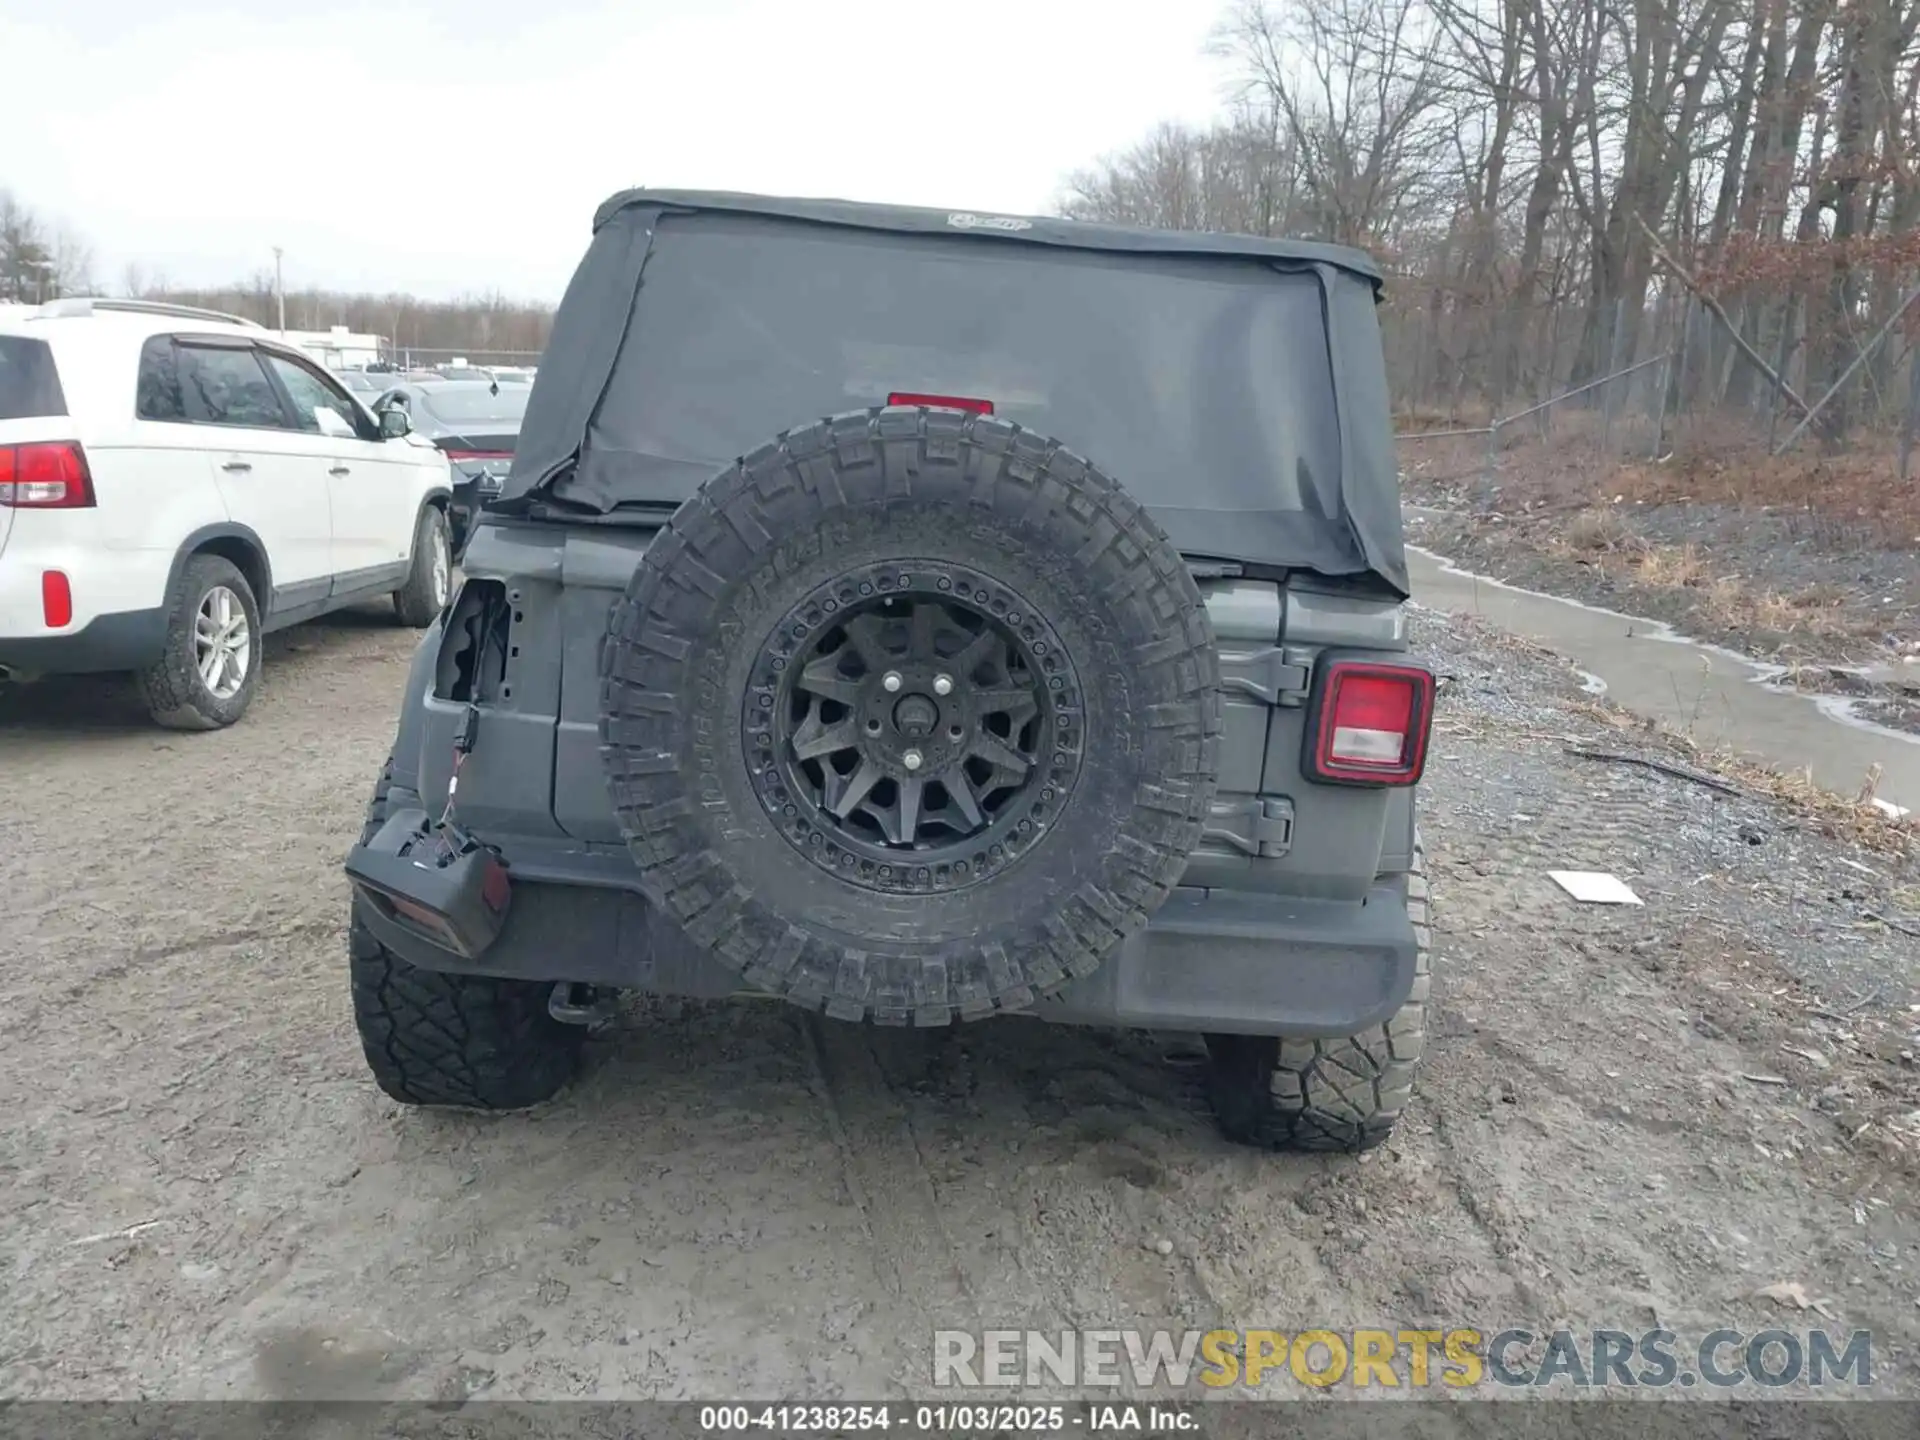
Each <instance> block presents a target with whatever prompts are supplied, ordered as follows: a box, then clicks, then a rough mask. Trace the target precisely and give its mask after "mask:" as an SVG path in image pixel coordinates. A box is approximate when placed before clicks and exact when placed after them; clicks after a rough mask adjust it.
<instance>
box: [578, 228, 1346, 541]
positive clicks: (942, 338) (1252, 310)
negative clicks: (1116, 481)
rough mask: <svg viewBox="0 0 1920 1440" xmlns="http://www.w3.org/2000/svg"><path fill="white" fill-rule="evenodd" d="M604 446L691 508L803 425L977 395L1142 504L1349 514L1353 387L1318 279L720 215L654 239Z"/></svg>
mask: <svg viewBox="0 0 1920 1440" xmlns="http://www.w3.org/2000/svg"><path fill="white" fill-rule="evenodd" d="M646 273H647V279H646V284H645V285H644V286H642V287H641V290H640V294H639V299H638V304H637V306H636V308H635V311H634V316H633V321H632V327H631V329H630V330H629V332H628V335H627V340H626V344H625V346H624V347H623V348H622V350H621V353H620V357H619V360H618V362H617V364H616V366H615V368H614V372H613V376H612V379H611V383H610V384H609V386H608V388H607V393H606V396H605V398H604V399H603V401H602V402H601V406H600V410H599V413H598V415H597V416H596V417H595V420H594V425H593V427H592V429H591V430H590V431H589V438H588V448H589V450H597V451H600V452H601V453H607V452H625V453H627V454H631V455H633V456H635V457H636V458H638V459H640V460H641V468H640V471H639V472H638V473H636V474H635V475H634V481H633V484H634V488H633V490H632V491H631V492H630V493H631V495H632V497H633V498H636V499H642V498H644V499H655V500H680V499H683V498H684V497H685V496H686V495H688V494H689V493H691V492H692V490H693V489H694V487H695V486H697V485H698V484H699V483H700V482H701V481H703V480H705V479H706V478H707V477H708V476H709V475H712V474H714V473H715V472H716V471H718V470H720V469H722V468H724V467H725V466H726V464H727V463H728V462H729V461H730V460H731V459H732V458H733V457H734V456H736V455H741V454H745V453H746V452H748V451H749V450H752V449H753V448H754V447H755V446H757V445H759V444H761V443H763V442H764V441H766V440H768V439H770V438H772V436H774V435H776V434H778V433H779V432H780V431H782V430H785V429H787V428H789V427H790V426H793V425H796V424H804V423H806V422H807V421H809V420H813V419H815V418H817V417H819V416H821V415H831V414H835V413H837V412H840V411H845V410H857V409H861V408H863V407H866V406H870V405H884V404H886V403H887V397H888V396H889V395H890V394H894V393H899V392H911V393H915V394H921V395H955V396H965V397H969V398H971V399H975V400H980V401H987V402H991V404H992V406H993V413H994V414H996V415H998V416H1000V417H1001V418H1002V419H1007V420H1012V421H1014V422H1016V423H1018V424H1021V425H1025V426H1027V427H1029V428H1031V429H1034V430H1037V431H1040V432H1041V433H1043V434H1047V435H1052V436H1054V437H1056V438H1057V439H1059V440H1060V441H1061V442H1063V443H1064V444H1066V445H1067V446H1069V447H1070V448H1072V449H1074V450H1077V451H1079V452H1080V453H1082V454H1084V455H1086V456H1088V457H1089V458H1091V459H1092V460H1094V461H1095V462H1096V463H1098V464H1101V465H1103V466H1104V467H1106V468H1107V469H1108V471H1109V472H1110V473H1112V474H1114V475H1115V476H1116V477H1120V478H1121V479H1122V483H1124V484H1127V485H1129V486H1130V487H1132V488H1133V489H1134V491H1135V493H1136V494H1139V495H1141V496H1142V497H1147V498H1149V503H1152V502H1153V501H1155V500H1158V501H1160V502H1161V503H1171V504H1179V503H1181V501H1182V500H1183V499H1191V498H1193V497H1195V496H1196V495H1199V496H1203V497H1204V499H1203V500H1202V502H1201V503H1202V504H1203V505H1204V506H1205V507H1206V508H1208V509H1217V510H1223V511H1228V512H1263V513H1271V512H1274V511H1292V512H1299V511H1302V510H1305V511H1309V512H1317V513H1320V514H1325V515H1338V514H1339V513H1340V495H1339V483H1340V431H1339V424H1338V420H1337V416H1336V412H1335V409H1334V395H1333V372H1332V366H1331V363H1330V361H1329V357H1328V353H1327V344H1326V329H1325V322H1324V320H1323V319H1322V317H1321V309H1320V285H1319V282H1318V280H1317V279H1316V277H1315V276H1314V275H1313V274H1312V273H1311V272H1298V273H1294V274H1281V273H1278V272H1276V271H1275V270H1273V269H1272V268H1270V267H1269V266H1267V265H1265V264H1264V263H1262V262H1260V261H1258V260H1245V259H1227V258H1219V259H1215V258H1209V259H1207V260H1199V261H1196V260H1190V259H1180V260H1168V259H1165V258H1162V257H1158V256H1141V255H1113V254H1098V255H1096V254H1087V253H1073V252H1067V251H1062V250H1050V249H1042V248H1040V247H1025V246H1022V247H1015V246H990V245H981V244H978V243H977V242H973V241H969V240H964V239H953V240H948V239H945V238H934V239H917V240H914V241H902V240H901V239H900V238H898V237H896V236H893V235H884V234H873V233H863V232H858V231H832V230H825V229H821V228H818V227H800V226H794V225H790V224H782V223H781V222H779V221H773V220H766V219H761V218H759V217H748V216H734V215H726V216H703V217H701V221H700V223H699V224H698V225H684V226H675V225H663V226H661V227H660V229H659V231H658V233H657V234H656V235H655V237H654V248H653V253H652V255H651V256H650V257H649V259H648V261H647V272H646Z"/></svg>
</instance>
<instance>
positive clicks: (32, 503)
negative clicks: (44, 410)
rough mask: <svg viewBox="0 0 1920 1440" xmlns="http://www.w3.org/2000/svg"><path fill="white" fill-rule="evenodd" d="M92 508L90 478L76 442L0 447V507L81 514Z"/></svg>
mask: <svg viewBox="0 0 1920 1440" xmlns="http://www.w3.org/2000/svg"><path fill="white" fill-rule="evenodd" d="M92 504H93V475H92V472H90V471H89V470H88V469H87V452H86V451H84V450H82V449H81V448H80V442H79V441H77V440H55V441H52V442H50V443H42V444H37V445H0V505H7V506H11V507H12V508H13V509H16V510H82V509H85V508H87V507H89V506H91V505H92Z"/></svg>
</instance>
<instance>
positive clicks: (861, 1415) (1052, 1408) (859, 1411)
mask: <svg viewBox="0 0 1920 1440" xmlns="http://www.w3.org/2000/svg"><path fill="white" fill-rule="evenodd" d="M1198 1427H1199V1417H1198V1415H1196V1414H1194V1413H1193V1412H1191V1411H1189V1410H1185V1409H1180V1408H1177V1407H1168V1406H1160V1405H1118V1404H1113V1405H1110V1404H1093V1405H1085V1406H1074V1407H1071V1408H1069V1407H1068V1406H1065V1405H993V1404H977V1403H976V1404H966V1403H962V1404H957V1405H918V1404H907V1403H899V1404H886V1405H704V1406H702V1407H701V1409H700V1429H701V1430H702V1432H704V1433H706V1434H712V1435H724V1434H743V1433H760V1434H773V1435H809V1434H827V1435H834V1434H840V1435H844V1434H850V1433H855V1432H860V1431H878V1432H881V1433H887V1432H890V1431H893V1430H896V1429H897V1430H901V1431H903V1432H905V1433H907V1434H919V1435H974V1434H982V1433H986V1434H992V1433H996V1432H1009V1431H1011V1432H1015V1433H1022V1434H1034V1435H1045V1434H1059V1433H1070V1432H1074V1431H1079V1432H1081V1433H1084V1434H1095V1435H1098V1434H1162V1435H1172V1434H1180V1433H1182V1432H1186V1431H1192V1430H1196V1429H1198Z"/></svg>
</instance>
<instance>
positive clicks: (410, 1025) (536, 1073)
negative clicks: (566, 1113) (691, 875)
mask: <svg viewBox="0 0 1920 1440" xmlns="http://www.w3.org/2000/svg"><path fill="white" fill-rule="evenodd" d="M391 778H392V765H391V763H389V765H388V766H387V768H386V769H384V770H382V771H381V774H380V783H379V784H378V785H377V786H375V787H374V792H373V803H372V805H371V806H370V807H369V808H368V811H367V824H366V829H365V830H364V831H363V832H362V839H363V840H364V839H366V838H368V837H370V836H372V834H373V833H374V832H375V831H376V830H378V829H379V828H380V825H381V823H382V822H383V821H384V820H385V819H386V815H387V786H388V784H389V782H390V780H391ZM352 903H353V913H352V917H351V919H350V920H349V922H348V927H347V964H348V969H349V972H350V977H351V985H352V990H353V1018H354V1023H355V1025H356V1026H357V1027H358V1029H359V1032H360V1047H361V1049H362V1050H363V1051H364V1052H365V1053H366V1057H367V1065H368V1068H370V1069H371V1070H372V1071H373V1078H374V1081H375V1083H377V1084H378V1085H379V1086H380V1088H381V1089H382V1090H384V1091H385V1092H386V1093H387V1094H388V1095H390V1096H392V1097H393V1098H394V1099H395V1100H398V1101H400V1102H401V1103H402V1104H405V1105H448V1106H455V1107H458V1108H460V1109H465V1110H521V1109H524V1108H526V1107H527V1106H529V1105H537V1104H539V1103H540V1102H541V1101H542V1100H549V1099H551V1098H552V1097H553V1096H554V1095H556V1094H558V1093H559V1092H560V1091H561V1090H562V1089H563V1088H565V1086H566V1083H567V1081H568V1080H570V1079H572V1078H573V1074H574V1071H575V1070H576V1069H577V1068H578V1066H579V1061H580V1049H581V1042H582V1041H583V1040H584V1039H585V1031H584V1030H583V1029H582V1028H581V1027H580V1026H577V1025H563V1024H561V1023H560V1022H559V1021H558V1020H555V1019H554V1018H553V1016H552V1015H551V1014H550V1013H549V1012H548V1009H547V1000H548V997H549V996H550V995H551V993H552V991H553V986H552V985H550V984H546V983H543V982H540V981H533V980H499V979H495V978H493V977H491V976H486V975H453V974H447V973H444V972H442V971H438V970H423V969H422V968H420V967H419V966H418V965H411V964H408V963H407V962H406V961H405V960H402V959H401V958H400V957H399V956H398V955H395V954H394V953H393V952H392V951H391V950H388V949H387V948H386V947H385V946H384V945H382V944H381V943H380V942H379V941H378V940H377V939H375V938H374V936H373V933H372V931H370V930H368V929H367V927H366V924H365V922H364V921H363V920H362V918H361V911H360V906H361V904H362V903H363V902H362V901H361V900H359V899H358V898H357V897H356V898H355V899H354V901H353V902H352Z"/></svg>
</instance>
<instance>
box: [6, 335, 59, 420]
mask: <svg viewBox="0 0 1920 1440" xmlns="http://www.w3.org/2000/svg"><path fill="white" fill-rule="evenodd" d="M66 413H67V397H66V395H65V393H64V392H63V391H62V390H61V389H60V372H59V371H58V370H57V369H55V368H54V363H53V349H52V347H51V346H49V345H48V344H47V342H46V341H44V340H30V339H28V338H26V337H25V336H23V335H0V420H39V419H45V418H46V417H48V416H51V415H65V414H66Z"/></svg>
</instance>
